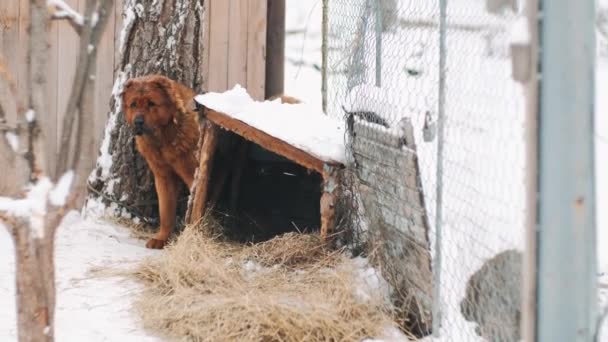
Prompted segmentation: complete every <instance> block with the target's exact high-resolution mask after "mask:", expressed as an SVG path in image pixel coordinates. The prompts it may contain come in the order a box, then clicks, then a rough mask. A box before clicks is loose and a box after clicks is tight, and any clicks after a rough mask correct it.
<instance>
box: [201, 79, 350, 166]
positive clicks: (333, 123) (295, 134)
mask: <svg viewBox="0 0 608 342" xmlns="http://www.w3.org/2000/svg"><path fill="white" fill-rule="evenodd" d="M195 100H196V101H197V102H198V103H200V104H202V105H204V106H206V107H208V108H211V109H213V110H216V111H218V112H222V113H224V114H226V115H229V116H231V117H232V118H234V119H237V120H240V121H243V122H245V123H246V124H248V125H250V126H252V127H255V128H257V129H259V130H261V131H263V132H266V133H268V134H270V135H272V136H274V137H276V138H278V139H280V140H283V141H285V142H287V143H289V144H291V145H292V146H295V147H297V148H299V149H301V150H304V151H306V152H308V153H310V154H312V155H314V156H316V157H317V158H319V159H321V160H323V161H326V162H338V163H344V162H345V161H346V149H345V146H344V136H345V135H344V134H345V125H344V122H343V121H341V120H338V119H335V118H332V117H329V116H327V115H325V114H324V113H323V112H321V111H320V110H318V109H316V107H313V106H310V105H307V104H305V103H300V104H283V103H281V100H279V99H277V100H274V101H264V102H258V101H254V100H253V99H252V98H251V97H250V96H249V94H247V91H246V90H245V89H244V88H243V87H241V86H240V85H236V86H235V87H234V88H233V89H232V90H229V91H226V92H224V93H212V92H210V93H207V94H204V95H198V96H197V97H196V98H195Z"/></svg>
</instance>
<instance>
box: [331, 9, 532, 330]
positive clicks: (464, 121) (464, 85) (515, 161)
mask: <svg viewBox="0 0 608 342" xmlns="http://www.w3.org/2000/svg"><path fill="white" fill-rule="evenodd" d="M445 3H446V2H445V1H439V0H432V1H431V0H331V1H327V4H326V11H327V12H326V18H327V31H326V36H325V42H326V46H327V47H326V49H327V52H326V58H327V64H326V68H325V70H324V72H325V77H326V79H327V89H326V96H327V112H328V113H329V114H330V115H334V116H339V117H345V118H346V119H347V120H348V123H349V133H348V136H347V141H348V146H349V150H350V152H351V155H352V159H351V160H350V163H349V166H348V171H349V172H351V173H352V174H353V175H354V177H353V179H354V180H353V182H351V184H350V185H351V186H352V188H353V193H356V194H357V195H358V201H359V203H360V208H358V210H357V214H358V215H359V219H358V222H357V224H355V226H356V227H355V228H356V229H358V230H359V231H363V232H365V234H366V235H365V236H366V237H367V242H368V244H369V246H370V247H371V250H372V251H373V253H372V254H373V256H374V257H375V258H374V259H375V260H376V262H377V263H378V266H380V267H381V268H382V270H383V273H384V275H385V276H386V277H387V278H388V279H389V282H391V284H392V286H393V288H394V293H393V299H394V301H395V303H396V304H397V305H398V306H399V308H400V309H401V310H402V312H401V313H402V317H403V319H404V321H403V326H404V327H405V328H406V329H408V330H409V331H410V332H412V333H414V334H415V335H417V336H419V337H422V336H427V335H430V334H433V335H432V336H433V337H432V339H433V340H445V341H471V340H472V341H475V340H482V341H483V340H485V341H518V340H519V338H520V337H519V335H520V334H519V317H520V303H521V297H520V287H521V274H520V273H521V271H520V270H521V263H522V256H521V253H522V248H523V246H524V243H523V241H524V214H525V209H526V208H525V206H524V204H525V188H524V176H525V175H524V172H525V171H526V168H525V167H526V166H525V150H524V147H525V141H524V132H525V127H524V115H525V111H524V110H525V109H524V94H523V88H522V87H521V86H520V85H519V84H518V83H517V82H516V81H514V80H513V78H512V76H511V75H512V74H511V56H510V43H511V41H512V40H511V36H512V35H513V34H517V32H514V30H515V27H516V26H517V25H516V22H517V21H518V19H521V16H522V15H521V14H520V12H521V10H520V8H518V2H517V1H515V0H450V1H447V7H445V11H441V7H440V6H442V5H441V4H445ZM442 13H444V14H445V16H444V17H442V16H441V14H442ZM442 18H443V19H444V21H443V22H444V23H445V31H444V32H442V31H441V30H440V23H441V22H442ZM441 38H444V39H445V40H444V42H445V44H444V45H443V46H442V45H441V44H440V41H441ZM442 60H443V61H444V62H445V68H444V69H443V70H442V68H441V61H442ZM441 81H442V82H441ZM441 85H444V87H442V86H441ZM440 116H441V118H443V121H442V123H443V130H442V132H439V130H438V124H437V123H438V118H439V117H440ZM440 145H442V146H441V148H439V146H440ZM438 214H439V215H438ZM438 216H440V217H438Z"/></svg>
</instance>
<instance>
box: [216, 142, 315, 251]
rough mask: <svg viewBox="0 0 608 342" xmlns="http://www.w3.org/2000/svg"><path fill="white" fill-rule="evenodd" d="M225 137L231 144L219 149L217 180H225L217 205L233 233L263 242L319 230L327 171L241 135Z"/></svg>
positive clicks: (228, 231)
mask: <svg viewBox="0 0 608 342" xmlns="http://www.w3.org/2000/svg"><path fill="white" fill-rule="evenodd" d="M223 142H229V143H228V144H227V145H228V146H231V147H230V148H228V149H224V151H218V152H219V153H218V154H217V155H216V159H215V167H214V171H213V175H212V178H211V180H212V183H216V182H221V183H224V184H225V185H224V186H221V190H219V194H218V195H216V198H217V201H216V203H214V207H213V208H214V212H215V213H216V216H218V217H219V218H220V220H221V222H222V223H223V225H224V228H225V235H226V236H227V237H229V238H230V239H233V240H237V241H242V242H248V241H253V242H259V241H264V240H268V239H271V238H272V237H274V236H276V235H279V234H282V233H285V232H289V231H298V232H314V231H319V227H320V220H321V217H320V216H321V215H320V198H321V188H322V177H321V175H319V174H317V173H316V172H312V171H309V170H307V169H306V168H304V167H302V166H300V165H298V164H296V163H294V162H292V161H290V160H288V159H286V158H284V157H282V156H279V155H277V154H275V153H273V152H270V151H268V150H266V149H264V148H262V147H261V146H259V145H257V144H255V143H252V142H248V141H246V140H245V139H243V138H242V137H240V136H238V135H236V134H233V133H230V132H223V134H222V137H221V138H220V140H219V144H220V145H221V144H222V143H223ZM220 150H221V148H220ZM239 151H240V152H239ZM226 173H229V175H226ZM222 178H224V180H223V181H222V180H221V179H222ZM212 187H213V186H212Z"/></svg>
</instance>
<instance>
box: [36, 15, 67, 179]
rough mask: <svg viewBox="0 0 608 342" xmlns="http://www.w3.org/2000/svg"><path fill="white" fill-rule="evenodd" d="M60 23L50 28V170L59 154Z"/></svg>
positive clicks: (47, 120) (47, 132)
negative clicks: (58, 83) (58, 82)
mask: <svg viewBox="0 0 608 342" xmlns="http://www.w3.org/2000/svg"><path fill="white" fill-rule="evenodd" d="M61 24H62V23H59V22H58V21H52V22H51V25H50V27H49V36H48V42H49V54H48V55H49V59H48V66H47V67H48V69H47V75H46V77H47V85H46V94H47V97H46V101H47V106H48V107H47V108H48V109H47V112H46V113H45V116H44V118H42V120H43V121H41V122H42V125H43V127H44V133H45V135H46V136H45V138H46V153H47V158H46V162H47V165H48V167H49V169H50V170H54V169H55V162H56V159H55V155H56V154H57V144H56V143H55V142H56V141H57V112H58V108H57V97H58V94H59V89H58V88H57V79H58V75H59V50H58V41H59V35H58V33H59V25H61Z"/></svg>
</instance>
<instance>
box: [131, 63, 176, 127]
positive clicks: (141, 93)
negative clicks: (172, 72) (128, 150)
mask: <svg viewBox="0 0 608 342" xmlns="http://www.w3.org/2000/svg"><path fill="white" fill-rule="evenodd" d="M176 96H177V94H176V91H175V89H174V81H172V80H170V79H168V78H166V77H164V76H158V75H154V76H144V77H138V78H133V79H130V80H129V81H127V82H126V83H125V85H124V91H123V93H122V105H123V111H124V114H125V118H126V120H127V123H128V124H129V125H130V126H131V127H133V131H134V133H135V134H136V135H142V134H146V133H151V132H154V131H155V130H158V129H162V128H163V127H164V126H167V125H169V124H170V123H171V122H172V121H173V120H174V119H175V118H174V115H175V114H176V113H177V111H178V108H177V105H176V99H175V97H176Z"/></svg>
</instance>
